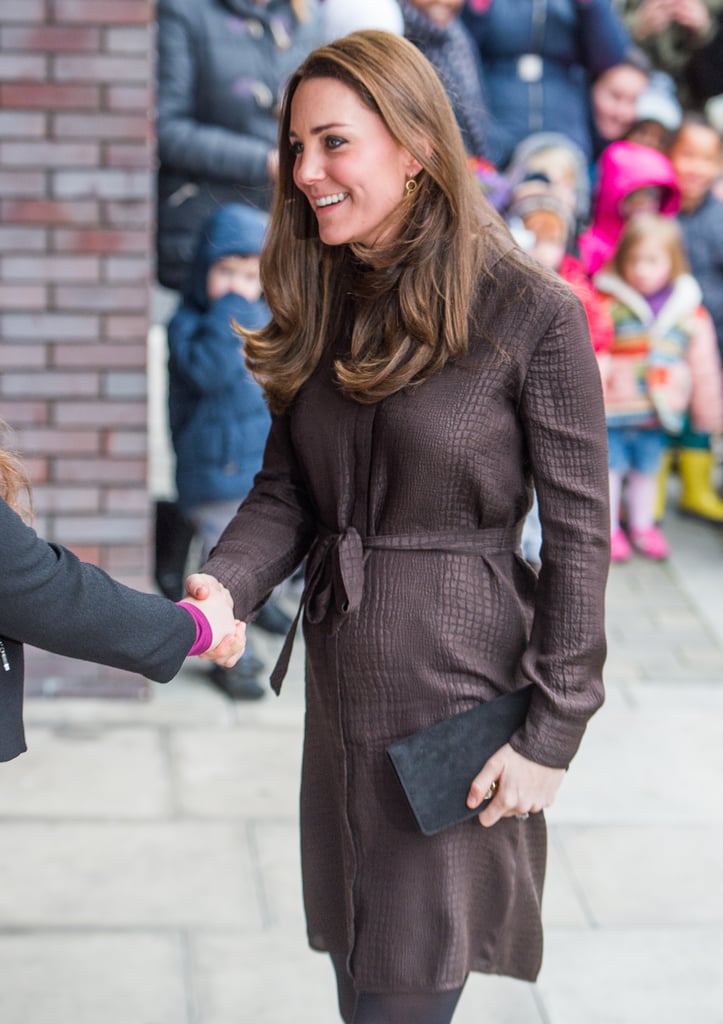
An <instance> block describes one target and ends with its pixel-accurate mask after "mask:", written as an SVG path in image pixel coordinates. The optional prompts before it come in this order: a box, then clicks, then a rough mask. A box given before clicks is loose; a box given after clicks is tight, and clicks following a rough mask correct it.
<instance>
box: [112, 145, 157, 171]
mask: <svg viewBox="0 0 723 1024" xmlns="http://www.w3.org/2000/svg"><path fill="white" fill-rule="evenodd" d="M153 159H154V157H153V154H152V151H151V147H150V146H148V145H144V144H143V143H132V142H125V143H123V142H118V143H110V144H109V145H108V146H106V147H105V159H104V161H103V163H104V164H105V166H106V167H147V168H150V166H151V164H152V162H153Z"/></svg>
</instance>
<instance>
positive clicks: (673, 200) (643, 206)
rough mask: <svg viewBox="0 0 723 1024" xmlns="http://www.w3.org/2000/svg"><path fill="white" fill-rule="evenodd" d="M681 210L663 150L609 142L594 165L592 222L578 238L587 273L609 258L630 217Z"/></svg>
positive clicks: (631, 143) (677, 191)
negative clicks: (594, 180) (595, 178)
mask: <svg viewBox="0 0 723 1024" xmlns="http://www.w3.org/2000/svg"><path fill="white" fill-rule="evenodd" d="M679 208H680V190H679V188H678V182H677V179H676V176H675V171H674V170H673V165H672V164H671V162H670V160H668V158H667V157H666V156H664V155H663V153H661V152H659V151H658V150H657V149H652V148H651V147H650V146H641V145H640V144H639V143H637V142H626V141H621V142H611V143H610V145H609V146H607V147H606V148H605V149H604V150H603V153H602V156H601V157H600V159H599V161H598V164H597V184H596V186H595V194H594V202H593V215H592V224H591V225H590V227H589V228H588V229H587V230H586V231H584V232H583V233H582V234H581V235H580V238H579V239H578V247H579V253H580V260H581V261H582V264H583V266H584V268H585V271H586V272H587V273H588V274H589V275H590V277H592V276H593V275H594V274H596V273H597V272H598V270H600V269H601V267H603V266H604V264H605V263H607V262H608V260H610V259H611V258H612V256H613V253H614V252H615V246H616V245H617V243H618V239H619V238H620V234H621V232H622V230H623V228H624V227H625V224H626V223H627V221H628V220H629V219H630V218H631V217H634V216H637V215H638V214H640V213H661V214H663V215H664V216H666V217H672V216H674V215H675V214H676V213H677V212H678V209H679Z"/></svg>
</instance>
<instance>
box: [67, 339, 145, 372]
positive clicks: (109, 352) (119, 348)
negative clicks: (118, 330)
mask: <svg viewBox="0 0 723 1024" xmlns="http://www.w3.org/2000/svg"><path fill="white" fill-rule="evenodd" d="M50 362H51V365H52V366H58V367H65V368H69V367H71V366H88V365H89V364H91V363H92V365H93V366H94V367H97V368H98V369H104V368H106V367H133V368H135V367H139V366H145V365H146V346H145V345H144V344H128V343H126V344H124V345H116V344H113V343H112V342H111V343H104V344H101V345H93V346H92V347H91V346H89V345H73V344H61V345H53V346H51V356H50Z"/></svg>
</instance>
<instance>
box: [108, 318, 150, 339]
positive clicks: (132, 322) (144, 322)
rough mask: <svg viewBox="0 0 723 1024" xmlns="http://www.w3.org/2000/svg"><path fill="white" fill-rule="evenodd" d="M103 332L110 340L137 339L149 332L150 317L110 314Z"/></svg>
mask: <svg viewBox="0 0 723 1024" xmlns="http://www.w3.org/2000/svg"><path fill="white" fill-rule="evenodd" d="M103 333H104V337H106V338H108V339H109V340H110V341H137V340H138V339H139V338H145V337H146V335H147V334H148V317H146V316H109V317H108V318H107V319H106V322H105V330H104V332H103Z"/></svg>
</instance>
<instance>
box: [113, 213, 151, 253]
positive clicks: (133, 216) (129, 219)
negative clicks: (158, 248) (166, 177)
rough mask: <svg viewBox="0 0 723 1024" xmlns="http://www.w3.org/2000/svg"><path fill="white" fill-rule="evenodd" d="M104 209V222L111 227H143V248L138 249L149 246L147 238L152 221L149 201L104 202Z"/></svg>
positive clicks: (144, 248) (144, 249)
mask: <svg viewBox="0 0 723 1024" xmlns="http://www.w3.org/2000/svg"><path fill="white" fill-rule="evenodd" d="M104 210H105V219H106V222H107V223H108V224H109V225H110V226H111V227H117V228H126V229H127V228H143V237H144V242H143V249H142V250H138V251H143V252H144V251H146V249H148V248H149V241H148V240H149V238H150V231H151V224H152V222H153V214H152V210H151V208H150V202H145V203H139V202H118V203H106V204H105V207H104ZM119 251H120V250H119ZM129 251H130V250H129Z"/></svg>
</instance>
